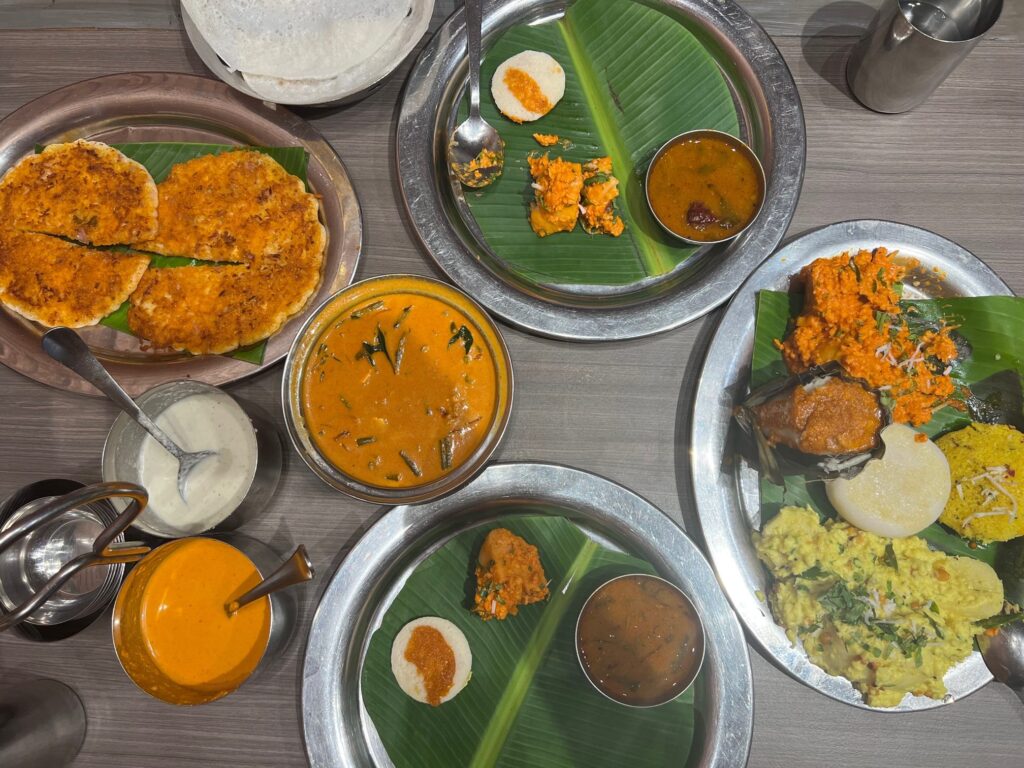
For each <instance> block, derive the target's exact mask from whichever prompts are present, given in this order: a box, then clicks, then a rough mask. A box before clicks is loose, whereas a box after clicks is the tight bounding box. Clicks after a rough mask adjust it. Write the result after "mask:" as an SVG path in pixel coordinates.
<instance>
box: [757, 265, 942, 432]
mask: <svg viewBox="0 0 1024 768" xmlns="http://www.w3.org/2000/svg"><path fill="white" fill-rule="evenodd" d="M907 269H908V267H907V266H904V265H901V264H897V263H896V262H895V261H894V259H893V254H891V253H889V252H888V251H887V250H886V249H885V248H876V249H875V250H874V251H866V250H862V251H860V252H858V253H857V254H855V255H854V256H850V254H848V253H844V254H841V255H840V256H836V257H834V258H831V259H818V260H816V261H814V262H813V263H811V264H809V265H807V266H806V267H804V269H803V270H801V272H800V277H801V279H802V280H803V283H804V286H805V289H804V296H805V298H804V310H803V313H802V314H801V315H800V316H799V317H797V319H796V327H795V328H794V330H793V332H792V333H791V334H790V335H789V336H788V337H787V338H786V340H785V341H784V342H780V341H778V340H776V341H775V344H776V346H777V347H778V348H779V349H780V350H782V355H783V359H784V360H785V361H786V365H787V366H788V367H789V369H790V370H791V371H793V372H797V371H804V370H806V369H808V368H810V367H812V366H815V365H823V364H825V363H827V362H830V361H833V360H835V361H838V362H839V363H840V364H841V365H842V366H843V368H844V369H845V370H846V371H847V373H849V374H850V375H851V376H854V377H856V378H859V379H863V380H864V381H866V382H867V383H868V385H869V386H871V387H874V388H876V389H880V390H882V391H884V392H886V393H887V394H888V395H889V397H891V398H892V401H893V413H892V416H893V420H894V421H896V422H898V423H910V424H913V425H914V426H918V425H921V424H924V423H926V422H928V421H929V420H930V419H931V418H932V414H933V413H934V411H935V410H936V409H937V408H939V407H941V406H942V405H945V404H947V401H948V400H949V398H950V397H951V396H952V395H953V394H954V392H955V390H956V386H955V384H954V382H953V379H952V378H951V377H950V375H949V374H950V370H951V369H950V365H949V364H950V363H951V362H952V361H953V360H955V359H956V356H957V350H956V345H955V344H954V342H953V340H952V339H951V338H950V335H949V334H950V331H952V330H953V329H952V328H950V327H949V326H942V327H941V328H939V329H937V330H929V331H925V332H924V333H923V334H922V335H921V336H919V337H912V335H911V332H910V328H909V327H908V325H907V321H906V318H905V317H903V314H902V310H901V308H900V304H899V294H898V292H897V289H896V286H897V284H898V283H899V282H900V281H901V280H902V279H903V278H904V276H905V275H906V272H907Z"/></svg>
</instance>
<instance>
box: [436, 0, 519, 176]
mask: <svg viewBox="0 0 1024 768" xmlns="http://www.w3.org/2000/svg"><path fill="white" fill-rule="evenodd" d="M464 9H465V15H466V37H467V39H468V53H469V117H467V118H466V119H465V120H464V121H463V122H461V123H460V124H459V125H457V126H456V127H455V130H454V131H452V135H451V137H450V138H449V139H448V165H449V167H451V169H452V172H453V173H454V174H455V177H456V178H457V179H458V180H459V181H460V182H462V183H463V184H465V185H466V186H467V187H473V188H475V189H479V188H481V187H486V186H487V185H488V184H490V183H491V182H493V181H494V180H495V179H497V178H498V177H499V176H500V175H501V169H502V167H503V166H504V165H505V142H503V141H502V140H501V136H499V135H498V131H497V130H496V129H495V128H494V126H492V125H491V124H490V123H488V122H487V121H486V120H484V119H483V118H482V117H480V60H481V59H482V58H483V53H482V51H481V45H480V36H481V26H482V24H483V14H482V13H481V10H480V0H465V5H464ZM485 151H486V152H488V153H491V152H493V153H494V159H493V161H491V162H489V163H488V164H486V165H484V166H483V167H472V165H471V164H472V163H473V161H474V160H476V159H477V158H479V157H481V153H483V152H485ZM481 159H482V160H483V158H481Z"/></svg>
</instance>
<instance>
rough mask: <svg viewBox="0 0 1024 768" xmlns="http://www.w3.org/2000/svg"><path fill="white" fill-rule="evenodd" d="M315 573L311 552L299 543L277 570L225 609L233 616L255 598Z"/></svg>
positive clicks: (305, 579) (301, 581)
mask: <svg viewBox="0 0 1024 768" xmlns="http://www.w3.org/2000/svg"><path fill="white" fill-rule="evenodd" d="M314 575H315V571H314V570H313V563H312V561H311V560H310V559H309V554H307V552H306V548H305V547H304V546H303V545H302V544H299V546H297V547H296V548H295V551H294V552H292V556H291V557H289V558H288V559H287V560H285V561H284V562H283V563H281V565H280V566H279V567H278V568H277V570H275V571H274V572H273V573H272V574H270V575H269V576H267V578H265V579H264V580H263V581H261V582H260V583H259V584H257V585H256V586H255V587H253V588H252V589H250V590H249V591H248V592H246V593H245V594H244V595H242V596H241V597H239V598H238V599H237V600H232V601H231V602H230V603H227V604H226V605H225V606H224V610H225V611H227V613H228V616H231V615H232V614H234V613H235V612H236V611H238V610H239V609H240V608H242V607H244V606H246V605H248V604H249V603H251V602H253V601H254V600H259V599H260V598H261V597H265V596H266V595H269V594H270V593H271V592H277V591H278V590H279V589H285V588H286V587H293V586H295V585H296V584H302V583H303V582H306V581H310V580H311V579H312V578H313V576H314Z"/></svg>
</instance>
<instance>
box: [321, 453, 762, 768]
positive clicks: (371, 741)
mask: <svg viewBox="0 0 1024 768" xmlns="http://www.w3.org/2000/svg"><path fill="white" fill-rule="evenodd" d="M516 514H523V515H537V514H550V515H555V516H560V517H565V518H567V519H569V520H571V521H572V522H573V523H574V524H575V525H577V526H578V527H579V528H580V529H581V530H582V531H583V532H584V533H586V534H587V535H588V536H591V537H592V538H594V539H595V540H597V541H599V542H600V543H601V544H603V545H605V546H609V547H611V548H613V549H620V550H623V551H625V552H628V553H630V554H632V555H635V556H637V557H640V558H642V559H644V560H646V561H647V562H649V563H650V564H651V565H653V566H654V568H655V570H656V571H657V572H658V574H659V575H661V576H662V577H664V578H666V579H668V580H669V581H671V582H673V583H675V584H676V585H678V586H679V587H681V588H682V589H683V591H684V592H685V593H686V594H687V596H689V597H690V599H691V600H692V601H693V603H694V605H695V606H696V608H697V612H698V613H699V614H700V617H701V620H702V621H703V623H704V629H705V633H706V639H707V651H706V655H705V659H704V667H703V671H702V672H701V675H700V677H698V686H699V687H698V688H697V690H696V706H697V710H698V712H699V713H700V715H699V716H698V717H697V718H696V720H695V722H694V725H695V727H696V729H697V730H696V732H695V734H694V742H693V743H694V746H693V752H692V753H691V755H690V758H689V760H687V761H686V762H685V763H684V762H683V761H682V760H681V759H680V756H666V760H667V762H666V765H669V764H671V765H678V766H680V768H682V767H683V766H684V765H685V766H686V767H687V768H736V767H737V766H742V765H745V764H746V762H747V756H748V753H749V750H750V738H751V734H752V731H753V687H752V681H751V672H750V657H749V655H748V652H747V645H746V641H745V640H744V638H743V632H742V630H741V628H740V625H739V622H738V621H737V620H736V617H735V615H734V614H733V612H732V610H731V609H730V608H729V604H728V602H727V601H726V600H725V597H724V596H723V594H722V590H721V588H720V587H719V586H718V583H717V582H716V581H715V576H714V573H713V572H712V570H711V567H710V566H709V565H708V563H707V561H706V560H705V559H704V557H703V555H701V553H700V550H699V549H697V546H696V545H695V544H694V543H693V542H692V541H690V539H689V538H688V537H687V536H686V534H685V533H683V531H682V529H681V528H679V527H678V526H676V524H675V523H673V522H672V520H670V519H669V518H668V517H667V516H666V515H665V514H664V513H662V512H661V511H660V510H659V509H657V508H656V507H654V506H653V505H652V504H650V503H649V502H648V501H646V500H644V499H642V498H641V497H640V496H637V495H636V494H635V493H633V492H631V491H629V490H627V489H626V488H623V487H622V486H621V485H617V484H616V483H613V482H611V481H610V480H606V479H604V478H602V477H598V476H597V475H592V474H589V473H587V472H583V471H580V470H577V469H570V468H568V467H563V466H557V465H552V464H496V465H492V466H490V467H488V468H487V469H486V470H484V471H483V473H482V474H480V475H479V476H478V477H477V478H476V479H475V480H473V481H472V482H471V483H469V485H466V486H464V487H463V488H461V489H460V490H458V491H456V492H455V493H453V494H452V495H450V496H446V497H444V498H442V499H439V500H437V501H432V502H429V503H426V504H418V505H416V506H402V507H393V508H391V509H389V510H388V511H386V512H385V513H384V514H383V515H382V516H381V517H380V518H379V519H378V520H377V522H376V523H375V524H374V525H372V526H371V527H370V529H369V530H368V531H366V533H365V534H364V535H363V536H362V537H361V538H360V539H359V541H358V542H356V544H355V545H354V546H353V547H352V549H351V550H349V552H348V553H347V555H346V556H345V559H344V560H343V561H342V562H341V564H340V565H339V566H338V568H337V570H336V571H335V572H334V574H333V575H331V576H330V582H329V583H328V585H327V588H326V590H325V591H324V593H323V596H322V597H321V599H320V605H319V606H318V608H317V610H316V615H315V616H314V618H313V626H312V628H311V630H310V633H309V640H308V643H307V646H306V652H305V659H304V660H303V669H302V726H303V736H304V739H305V743H306V754H307V756H308V757H309V762H310V765H311V766H312V767H313V768H336V766H343V765H344V766H357V765H358V766H377V767H378V768H384V767H385V766H391V765H392V763H391V761H390V760H389V759H388V756H387V753H386V751H385V750H384V746H383V744H382V743H381V741H380V737H379V736H378V735H377V731H376V729H375V728H374V725H373V722H372V720H371V719H370V716H369V714H368V713H367V712H366V709H365V707H364V705H363V698H362V690H361V685H362V683H361V680H362V671H363V663H364V661H365V658H366V651H367V647H368V645H369V641H370V637H371V635H372V634H373V632H374V631H375V630H376V629H377V628H378V627H379V626H380V623H381V620H382V619H383V616H384V614H385V613H386V612H387V610H388V608H389V606H390V605H391V603H392V601H393V600H394V599H395V596H396V595H397V594H398V592H399V591H400V590H401V589H402V586H403V585H404V584H405V581H406V579H407V578H408V577H409V575H410V574H411V573H412V572H413V571H414V570H415V569H416V567H417V566H418V565H419V564H420V563H422V562H423V561H424V560H425V559H426V558H427V557H429V556H430V555H431V554H432V553H433V552H435V551H436V550H437V549H438V548H439V547H441V546H442V545H443V544H444V543H445V542H447V541H448V540H450V539H451V538H452V537H453V536H455V535H457V534H458V533H460V532H462V531H465V530H469V529H471V528H475V527H477V526H481V525H487V524H489V523H491V522H493V521H494V520H496V519H498V518H502V517H507V516H509V515H516ZM580 674H582V671H581V673H580ZM701 681H703V682H701ZM470 684H471V685H472V683H470ZM595 695H598V694H595ZM538 768H540V767H539V766H538Z"/></svg>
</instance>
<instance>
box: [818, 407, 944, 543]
mask: <svg viewBox="0 0 1024 768" xmlns="http://www.w3.org/2000/svg"><path fill="white" fill-rule="evenodd" d="M923 437H924V436H923V435H922V434H921V433H919V432H917V431H915V430H913V429H911V428H910V427H908V426H906V425H905V424H890V425H889V426H888V427H886V428H885V429H883V430H882V442H883V443H885V453H884V454H883V455H882V457H881V458H880V459H872V460H871V461H869V462H868V463H867V464H865V465H864V469H862V470H861V471H860V473H859V474H857V475H856V476H854V477H852V478H850V479H849V480H843V479H839V480H828V481H826V483H825V492H826V494H827V495H828V500H829V501H831V502H832V506H834V507H835V508H836V511H837V512H838V513H839V514H840V515H841V516H842V518H843V519H844V520H846V522H848V523H850V524H851V525H855V526H857V527H858V528H860V529H861V530H862V531H868V532H869V533H874V534H877V535H879V536H889V537H892V538H897V537H902V536H913V535H914V534H915V533H918V532H920V531H923V530H924V529H925V528H927V527H928V526H929V525H931V524H932V523H934V522H935V521H936V520H938V519H939V515H941V514H942V510H943V509H944V508H945V506H946V502H947V501H948V499H949V492H950V489H951V482H950V474H949V462H948V461H946V457H945V455H944V454H943V453H942V450H941V449H940V448H939V447H938V446H937V445H935V443H933V442H932V441H931V440H927V439H921V438H923Z"/></svg>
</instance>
